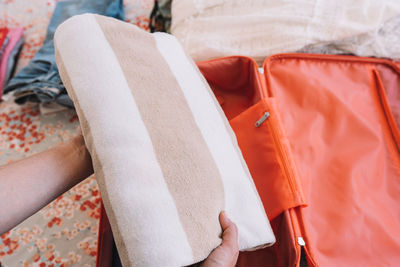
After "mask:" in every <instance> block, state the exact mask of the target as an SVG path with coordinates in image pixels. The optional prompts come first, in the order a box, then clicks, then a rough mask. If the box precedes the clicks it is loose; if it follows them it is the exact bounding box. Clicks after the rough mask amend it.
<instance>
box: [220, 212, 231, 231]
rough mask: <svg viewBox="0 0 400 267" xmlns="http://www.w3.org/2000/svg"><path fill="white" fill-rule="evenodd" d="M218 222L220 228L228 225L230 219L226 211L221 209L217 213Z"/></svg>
mask: <svg viewBox="0 0 400 267" xmlns="http://www.w3.org/2000/svg"><path fill="white" fill-rule="evenodd" d="M219 222H220V224H221V226H222V229H225V228H227V227H228V226H229V224H230V222H231V220H230V219H229V218H228V214H227V213H226V211H224V210H223V211H221V213H220V214H219Z"/></svg>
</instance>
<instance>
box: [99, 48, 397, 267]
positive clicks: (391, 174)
mask: <svg viewBox="0 0 400 267" xmlns="http://www.w3.org/2000/svg"><path fill="white" fill-rule="evenodd" d="M197 65H198V67H199V69H200V71H201V72H202V74H203V75H204V77H205V78H206V80H207V81H208V83H209V84H210V86H211V88H212V89H213V91H214V93H215V96H216V98H217V99H218V101H219V103H220V105H221V107H222V109H223V110H224V112H225V115H226V117H227V118H228V120H229V121H230V124H231V126H232V128H233V130H234V131H235V134H236V136H237V139H238V143H239V146H240V148H241V150H242V153H243V156H244V158H245V160H246V162H247V165H248V167H249V170H250V172H251V174H252V177H253V179H254V182H255V184H256V187H257V190H258V193H259V195H260V197H261V200H262V202H263V204H264V208H265V210H266V213H267V215H268V218H269V219H270V221H271V226H272V227H273V230H274V234H275V236H276V239H277V242H276V244H275V245H274V246H272V247H269V248H265V249H262V250H258V251H253V252H244V253H241V254H240V256H239V260H238V264H237V266H243V267H244V266H250V267H253V266H254V267H261V266H299V265H307V264H308V265H309V266H399V265H400V204H399V203H400V133H399V128H398V127H399V125H400V67H399V65H398V64H397V63H395V62H392V61H389V60H382V59H373V58H360V57H353V56H328V55H309V54H280V55H274V56H270V57H268V58H267V59H266V61H265V62H264V64H263V66H262V68H259V67H258V66H257V65H256V63H255V62H254V61H253V60H252V59H250V58H248V57H242V56H231V57H226V58H219V59H213V60H209V61H205V62H199V63H197ZM99 229H100V230H99V242H98V246H99V253H98V262H97V265H98V266H110V264H111V248H112V244H111V241H112V235H111V230H110V227H109V224H108V222H107V218H106V215H105V213H104V210H103V212H102V216H101V222H100V227H99ZM110 244H111V245H110ZM300 263H301V264H300Z"/></svg>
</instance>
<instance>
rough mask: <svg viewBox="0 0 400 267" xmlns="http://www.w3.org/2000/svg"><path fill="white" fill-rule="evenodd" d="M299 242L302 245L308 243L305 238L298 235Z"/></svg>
mask: <svg viewBox="0 0 400 267" xmlns="http://www.w3.org/2000/svg"><path fill="white" fill-rule="evenodd" d="M297 243H298V244H299V245H300V246H302V247H304V246H305V245H306V242H305V241H304V239H303V238H302V237H301V236H299V237H297Z"/></svg>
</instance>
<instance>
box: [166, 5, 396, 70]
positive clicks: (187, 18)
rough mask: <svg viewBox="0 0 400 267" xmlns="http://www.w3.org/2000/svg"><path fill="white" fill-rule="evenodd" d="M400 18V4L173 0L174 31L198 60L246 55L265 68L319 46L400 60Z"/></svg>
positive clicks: (186, 49)
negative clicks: (270, 59)
mask: <svg viewBox="0 0 400 267" xmlns="http://www.w3.org/2000/svg"><path fill="white" fill-rule="evenodd" d="M399 15H400V1H398V0H381V1H376V0H354V1H348V0H336V1H324V0H298V1H275V0H174V1H173V2H172V26H171V32H172V34H173V35H175V36H176V37H177V38H178V40H179V41H180V42H181V44H182V46H183V48H184V49H185V51H186V52H187V53H188V54H189V55H190V56H191V57H192V58H193V59H194V60H195V61H200V60H207V59H211V58H216V57H222V56H229V55H244V56H250V57H252V58H254V59H255V60H256V61H257V63H258V64H262V62H263V60H264V58H265V57H266V56H269V55H272V54H276V53H286V52H296V51H298V50H300V49H303V48H304V47H305V46H308V45H316V44H321V46H322V45H324V46H325V47H326V45H329V44H330V46H333V47H335V48H337V49H336V50H332V49H329V50H330V51H333V52H334V53H338V52H339V53H351V54H355V55H358V56H375V57H390V58H397V59H398V58H400V47H399V46H400V45H399V43H400V37H399V35H396V33H397V32H398V30H397V29H398V28H397V29H396V27H395V26H396V25H398V24H397V22H396V20H395V18H396V17H397V16H399ZM387 32H391V34H387ZM319 46H320V45H318V47H319ZM312 48H313V47H307V48H304V49H303V50H302V51H303V52H308V51H311V52H312V51H316V49H317V48H314V50H311V49H312ZM328 48H330V47H329V46H328ZM320 50H323V49H320ZM326 50H327V49H325V51H326ZM338 50H339V51H338Z"/></svg>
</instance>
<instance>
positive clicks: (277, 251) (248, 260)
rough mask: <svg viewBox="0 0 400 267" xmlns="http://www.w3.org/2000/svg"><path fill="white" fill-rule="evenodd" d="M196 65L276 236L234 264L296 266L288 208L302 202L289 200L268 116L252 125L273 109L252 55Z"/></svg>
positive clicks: (297, 251) (290, 198) (244, 254)
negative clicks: (224, 119)
mask: <svg viewBox="0 0 400 267" xmlns="http://www.w3.org/2000/svg"><path fill="white" fill-rule="evenodd" d="M197 65H198V67H199V69H200V71H201V72H202V74H203V75H204V77H205V78H206V80H207V82H208V83H209V85H210V87H211V88H212V90H213V92H214V94H215V96H216V98H217V100H218V102H219V103H220V105H221V107H222V109H223V111H224V112H225V115H226V117H227V118H228V120H229V121H230V124H231V126H232V128H233V130H234V131H235V134H236V137H237V140H238V144H239V147H240V148H241V150H242V153H243V156H244V159H245V160H246V163H247V165H248V167H249V170H250V173H251V175H252V177H253V180H254V182H255V185H256V188H257V190H258V192H259V195H260V197H261V200H262V202H263V204H264V208H265V210H266V213H267V215H268V217H269V219H270V221H271V226H272V229H273V231H274V234H275V236H276V243H275V244H274V245H273V246H272V247H267V248H264V249H261V250H257V251H251V252H241V253H240V256H239V260H238V264H237V266H243V267H244V266H274V267H275V266H297V265H298V262H299V259H300V254H299V253H300V249H299V246H298V245H297V241H296V239H295V234H294V232H293V225H292V221H291V217H290V216H289V213H288V212H287V209H289V208H292V207H296V206H299V205H301V203H300V202H299V201H298V199H294V198H293V196H292V194H291V189H290V188H289V187H290V185H289V184H288V181H287V179H286V178H285V174H284V172H283V171H282V162H281V159H279V156H278V155H279V154H278V153H277V147H276V144H275V143H274V139H273V136H272V133H271V125H269V124H270V122H269V118H267V119H266V120H265V122H263V123H262V124H261V125H260V126H259V127H256V126H255V123H256V122H257V120H259V119H260V118H261V117H262V116H263V115H265V112H272V111H271V110H270V107H269V105H268V102H267V101H266V99H265V97H264V94H265V93H263V92H265V88H263V87H262V83H261V81H260V74H259V70H258V67H257V65H256V63H255V62H254V61H253V60H252V59H250V58H247V57H240V56H232V57H227V58H222V59H216V60H209V61H205V62H199V63H197ZM271 116H272V114H271Z"/></svg>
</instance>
